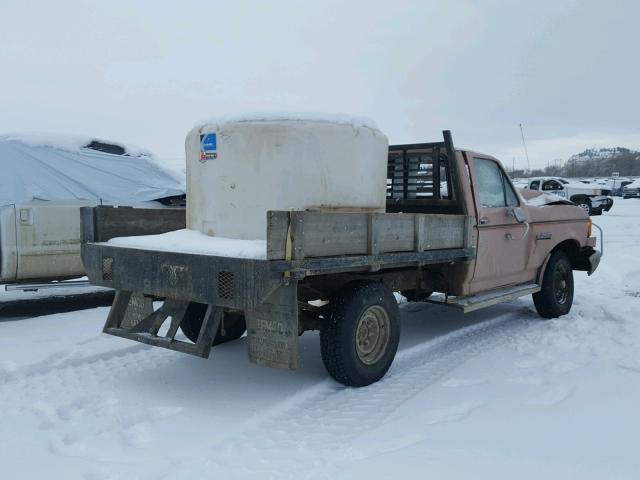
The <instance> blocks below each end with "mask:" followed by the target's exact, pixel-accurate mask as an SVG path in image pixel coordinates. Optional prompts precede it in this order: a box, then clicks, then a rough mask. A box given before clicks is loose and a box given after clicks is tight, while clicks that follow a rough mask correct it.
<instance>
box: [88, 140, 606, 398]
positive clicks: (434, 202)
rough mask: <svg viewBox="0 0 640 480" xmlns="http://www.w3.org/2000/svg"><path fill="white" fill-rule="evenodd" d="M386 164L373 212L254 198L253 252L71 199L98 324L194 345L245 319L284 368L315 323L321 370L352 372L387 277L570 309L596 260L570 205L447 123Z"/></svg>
mask: <svg viewBox="0 0 640 480" xmlns="http://www.w3.org/2000/svg"><path fill="white" fill-rule="evenodd" d="M294 171H295V169H293V168H292V172H294ZM387 172H388V173H387V207H386V212H384V213H370V212H361V211H335V210H322V209H317V210H316V209H314V210H305V211H269V212H268V213H267V232H266V257H265V258H255V257H254V258H242V257H241V256H240V255H238V256H231V255H214V254H206V253H202V252H201V253H194V252H193V251H188V250H187V249H181V248H180V246H179V244H180V242H175V245H176V247H175V248H174V249H169V250H167V249H161V248H157V246H158V245H159V244H162V243H163V235H170V234H171V235H172V234H175V233H176V232H168V233H165V234H163V235H151V236H149V237H144V236H142V237H125V238H124V239H122V238H120V239H113V237H114V236H116V235H122V234H125V235H126V231H124V232H122V231H120V232H119V231H118V229H117V228H111V227H113V225H117V224H118V222H119V218H118V217H119V215H120V214H121V213H122V212H120V210H121V209H117V208H115V209H106V210H105V209H103V208H100V207H96V208H93V209H92V208H86V209H83V212H82V217H83V221H82V229H83V245H82V258H83V261H84V265H85V268H86V270H87V274H88V276H89V278H90V280H91V282H92V283H94V284H97V285H101V286H106V287H111V288H114V289H116V291H117V293H116V296H115V299H114V303H113V305H112V307H111V311H110V313H109V315H108V317H107V320H106V323H105V326H104V332H105V333H107V334H111V335H115V336H119V337H122V338H127V339H131V340H135V341H138V342H142V343H145V344H149V345H153V346H157V347H163V348H168V349H171V350H176V351H180V352H184V353H188V354H192V355H197V356H201V357H204V358H207V357H208V356H209V354H210V351H211V349H212V346H215V345H218V344H220V343H223V342H227V341H232V340H236V339H238V338H240V337H241V336H243V335H244V333H245V330H246V335H247V339H246V344H247V347H248V354H249V360H250V361H252V362H254V363H257V364H260V365H264V366H269V367H276V368H286V369H287V368H288V369H294V368H296V367H297V365H298V336H299V335H301V334H302V333H303V332H305V331H309V330H319V331H320V335H319V337H320V345H321V355H322V359H323V363H324V365H325V367H326V369H327V371H328V373H329V374H330V375H331V376H332V377H333V378H334V379H335V380H336V381H338V382H340V383H342V384H344V385H348V386H357V387H360V386H365V385H369V384H371V383H373V382H376V381H378V380H379V379H381V378H382V377H383V376H384V375H385V374H386V372H387V370H388V369H389V367H390V366H391V363H392V362H393V359H394V357H395V354H396V350H397V347H398V340H399V336H400V312H399V308H398V304H397V301H396V299H395V296H394V294H393V292H395V291H401V292H403V294H404V295H405V296H406V297H407V298H409V299H410V300H415V301H427V302H432V303H438V304H440V305H444V306H447V307H451V308H457V309H460V310H462V311H463V312H470V311H473V310H476V309H479V308H483V307H487V306H490V305H494V304H496V303H499V302H505V301H509V300H512V299H515V298H517V297H521V296H525V295H532V296H533V303H534V305H535V308H536V310H537V311H538V313H539V314H540V315H541V316H542V317H544V318H555V317H559V316H561V315H565V314H566V313H568V312H569V310H570V309H571V305H572V302H573V295H574V282H573V271H574V270H579V271H586V272H587V273H588V274H589V275H591V274H592V273H593V272H594V271H595V269H596V268H597V266H598V263H599V261H600V257H601V251H602V248H601V247H600V249H599V250H598V249H596V248H595V247H596V237H593V236H592V232H591V229H592V223H591V220H590V219H589V216H588V215H587V213H586V212H585V211H584V209H582V208H579V207H577V206H575V205H573V204H571V203H570V202H568V201H565V200H562V199H559V198H558V197H557V196H553V195H544V194H536V193H534V192H527V194H526V197H527V198H528V199H527V200H525V198H524V197H523V196H521V194H519V193H518V191H517V190H516V189H515V188H514V187H513V185H512V183H511V181H510V180H509V177H508V175H507V174H506V172H505V171H504V169H503V167H502V165H501V164H500V162H499V161H498V160H497V159H495V158H494V157H492V156H489V155H485V154H481V153H476V152H472V151H466V150H456V149H455V148H454V145H453V141H452V138H451V134H450V132H448V131H445V132H444V140H443V141H440V142H433V143H421V144H409V145H395V146H390V147H389V155H388V169H387ZM292 174H293V173H292ZM443 184H444V186H446V187H447V188H446V189H445V188H443ZM445 190H446V192H444V191H445ZM188 194H189V192H187V195H188ZM538 197H540V198H538ZM135 210H136V209H133V211H135ZM127 214H128V215H131V214H132V212H131V211H129V212H127ZM144 215H145V211H144V210H140V216H141V218H143V217H144ZM186 232H189V231H188V230H187V231H186ZM178 233H179V232H178ZM206 238H211V237H206ZM134 240H135V241H136V242H138V243H137V244H135V243H131V242H132V241H134ZM144 245H147V247H145V246H144ZM432 292H439V295H433V296H432V295H431V294H432ZM157 301H162V302H163V303H162V304H161V305H159V304H158V303H155V304H154V302H157ZM179 330H181V331H182V335H180V334H179Z"/></svg>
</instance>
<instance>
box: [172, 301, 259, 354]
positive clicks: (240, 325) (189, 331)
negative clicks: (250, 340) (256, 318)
mask: <svg viewBox="0 0 640 480" xmlns="http://www.w3.org/2000/svg"><path fill="white" fill-rule="evenodd" d="M206 312H207V304H205V303H191V304H190V305H189V307H188V308H187V312H186V313H185V314H184V318H183V319H182V323H181V324H180V329H181V330H182V333H184V334H185V336H186V337H187V338H188V339H189V340H191V341H192V342H193V343H196V342H197V341H198V335H199V334H200V328H201V327H202V322H203V321H204V315H205V313H206ZM223 324H224V325H220V327H219V328H218V331H217V333H216V337H215V338H214V339H213V345H220V344H221V343H227V342H230V341H232V340H237V339H238V338H240V337H242V335H243V334H244V332H245V331H246V330H247V325H246V322H245V319H244V315H243V314H242V313H240V312H224V320H223ZM223 326H224V335H223V331H222V327H223Z"/></svg>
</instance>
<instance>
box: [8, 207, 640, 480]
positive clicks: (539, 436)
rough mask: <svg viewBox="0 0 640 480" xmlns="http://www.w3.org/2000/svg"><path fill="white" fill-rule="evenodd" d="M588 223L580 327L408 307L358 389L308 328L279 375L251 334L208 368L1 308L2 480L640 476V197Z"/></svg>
mask: <svg viewBox="0 0 640 480" xmlns="http://www.w3.org/2000/svg"><path fill="white" fill-rule="evenodd" d="M593 219H594V221H595V222H596V223H598V224H599V225H601V226H602V227H603V229H604V231H605V255H604V257H603V260H602V263H601V265H600V267H599V269H598V270H597V271H596V273H595V274H594V275H593V276H592V277H588V276H587V275H586V273H584V272H576V273H575V277H576V295H575V302H574V306H573V309H572V311H571V313H570V314H569V315H567V316H566V317H563V318H559V319H555V320H551V321H544V320H542V319H540V318H539V317H538V316H537V314H536V313H535V310H534V308H533V304H532V302H531V299H530V298H529V297H527V298H524V299H520V300H517V301H513V302H510V303H507V304H502V305H498V306H495V307H491V308H487V309H485V310H481V311H477V312H474V313H470V314H467V315H462V314H461V313H458V312H456V311H453V310H447V309H445V308H443V307H440V306H434V305H429V304H422V303H417V304H404V305H402V308H401V309H402V337H401V345H400V352H399V354H398V356H397V358H396V361H395V362H394V364H393V366H392V368H391V371H390V372H389V374H388V375H387V376H386V377H385V378H384V379H383V380H382V381H380V382H379V383H377V384H374V385H371V386H370V387H366V388H362V389H352V388H345V387H343V386H341V385H339V384H337V383H335V382H333V381H332V380H330V379H328V377H327V375H326V373H325V371H324V368H323V366H322V361H321V359H320V352H319V342H318V335H317V334H316V333H315V332H307V333H305V334H304V336H303V337H302V338H301V350H302V368H301V369H300V370H298V371H279V370H271V369H266V368H263V367H259V366H256V365H252V364H250V363H248V361H247V353H246V344H245V339H244V338H243V339H240V340H238V341H236V342H232V343H230V344H225V345H221V346H219V347H216V348H215V349H214V350H213V351H212V355H211V357H210V358H209V360H201V359H199V358H195V357H190V356H187V355H183V354H180V353H177V352H173V351H167V350H163V349H159V348H151V347H148V346H146V345H142V344H138V343H134V342H130V341H127V340H123V339H119V338H115V337H111V336H107V335H103V334H102V333H101V329H102V325H103V323H104V321H105V318H106V316H107V312H108V308H107V307H99V308H92V309H85V310H77V311H72V312H67V313H53V314H46V315H41V313H42V311H41V310H42V309H41V308H40V309H39V310H38V315H39V316H31V317H29V315H28V313H26V314H25V313H22V314H21V313H19V312H18V313H16V312H15V309H14V310H11V311H10V312H9V313H3V312H2V310H1V309H0V408H1V410H2V419H1V420H0V464H1V465H2V466H3V475H2V477H3V478H7V479H9V478H16V479H17V478H20V479H52V478H61V479H62V478H64V479H76V478H78V479H96V480H97V479H161V478H162V479H191V478H220V479H230V478H258V479H270V478H273V479H283V478H291V479H304V478H314V479H315V478H327V479H329V478H331V479H349V478H364V477H365V475H366V476H367V478H380V479H388V478H391V477H393V476H395V477H396V478H493V479H495V478H519V479H523V478H524V479H536V480H537V479H540V478H562V479H568V478H580V479H590V478H593V479H602V478H615V479H626V478H629V479H631V478H638V470H637V469H638V467H637V458H636V455H637V453H636V450H637V446H636V442H635V440H634V439H635V438H636V435H637V432H638V431H639V430H640V413H638V407H637V406H638V404H640V348H639V346H640V201H638V200H635V199H629V200H622V199H616V203H615V205H614V207H613V209H612V210H611V211H610V212H608V213H607V214H605V215H603V216H600V217H593ZM0 297H1V295H0ZM27 312H28V309H27ZM45 313H47V312H45Z"/></svg>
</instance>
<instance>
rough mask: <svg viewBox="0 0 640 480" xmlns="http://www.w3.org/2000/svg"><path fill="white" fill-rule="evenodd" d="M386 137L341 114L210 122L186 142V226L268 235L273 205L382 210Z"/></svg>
mask: <svg viewBox="0 0 640 480" xmlns="http://www.w3.org/2000/svg"><path fill="white" fill-rule="evenodd" d="M387 152H388V140H387V137H386V136H385V135H384V134H383V133H382V132H380V130H378V129H377V128H376V127H375V125H373V124H370V123H368V122H366V121H363V120H360V119H350V118H343V117H338V116H319V115H318V116H314V115H295V116H285V115H282V116H276V115H272V116H253V117H244V118H242V117H237V118H226V119H220V120H215V121H211V122H209V123H206V124H204V125H201V126H198V127H196V128H194V129H193V130H192V131H191V132H190V133H189V135H188V136H187V140H186V154H187V227H188V228H190V229H192V230H198V231H200V232H202V233H205V234H207V235H211V236H219V237H228V238H239V239H265V238H266V216H267V214H266V212H267V211H268V210H292V209H293V210H304V209H310V208H329V209H331V208H336V209H349V208H353V209H359V210H365V211H375V212H383V211H384V210H385V201H386V169H387Z"/></svg>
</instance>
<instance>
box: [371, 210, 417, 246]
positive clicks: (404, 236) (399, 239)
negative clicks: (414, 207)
mask: <svg viewBox="0 0 640 480" xmlns="http://www.w3.org/2000/svg"><path fill="white" fill-rule="evenodd" d="M377 217H378V231H377V236H376V242H377V243H378V252H379V253H388V252H409V251H412V250H413V249H414V244H415V243H414V236H415V235H414V228H415V227H414V223H415V221H414V217H415V214H413V213H409V214H403V213H395V214H394V213H382V214H378V215H377Z"/></svg>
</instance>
